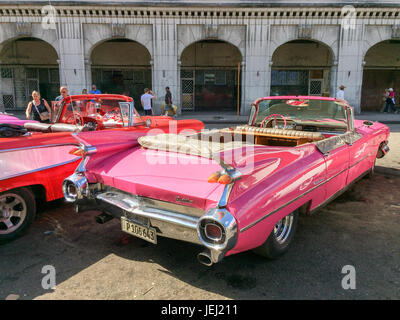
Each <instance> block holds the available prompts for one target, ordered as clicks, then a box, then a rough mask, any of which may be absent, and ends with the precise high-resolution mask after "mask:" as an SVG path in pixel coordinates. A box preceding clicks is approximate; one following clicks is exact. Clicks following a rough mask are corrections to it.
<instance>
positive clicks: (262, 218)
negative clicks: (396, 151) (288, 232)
mask: <svg viewBox="0 0 400 320" xmlns="http://www.w3.org/2000/svg"><path fill="white" fill-rule="evenodd" d="M374 153H375V151H374V152H370V153H369V154H368V155H366V156H364V157H363V158H361V159H360V160H358V161H357V162H355V163H353V164H352V165H351V166H350V167H348V168H346V169H344V170H342V171H340V172H338V173H337V174H335V175H334V176H332V177H330V178H329V179H327V180H325V181H323V182H322V183H320V184H318V185H316V186H315V187H313V188H311V189H310V190H307V191H306V192H304V193H302V194H301V195H299V196H297V197H296V198H294V199H292V200H290V201H289V202H287V203H285V204H284V205H282V206H280V207H279V208H277V209H275V210H274V211H271V212H270V213H268V214H266V215H265V216H263V217H261V218H259V219H258V220H256V221H254V222H253V223H251V224H249V225H247V226H246V227H244V228H242V229H240V233H242V232H244V231H246V230H248V229H250V228H251V227H254V226H255V225H256V224H257V223H259V222H261V221H262V220H264V219H265V218H268V217H269V216H271V215H273V214H274V213H276V212H278V211H280V210H281V209H283V208H284V207H287V206H288V205H290V204H292V203H293V202H295V201H297V200H299V199H300V198H302V197H304V196H305V195H307V194H309V193H310V192H311V191H314V190H315V189H316V188H318V187H320V186H322V185H324V184H325V183H327V182H329V181H331V180H332V179H334V178H336V177H337V176H338V175H340V174H342V173H343V172H345V171H347V170H349V169H351V168H353V167H354V166H356V165H357V164H358V163H360V162H361V161H363V160H365V159H366V158H368V157H370V156H371V155H372V154H374Z"/></svg>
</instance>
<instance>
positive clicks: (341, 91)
mask: <svg viewBox="0 0 400 320" xmlns="http://www.w3.org/2000/svg"><path fill="white" fill-rule="evenodd" d="M344 88H346V87H345V86H344V85H341V86H340V87H339V91H338V92H337V93H336V99H343V100H344Z"/></svg>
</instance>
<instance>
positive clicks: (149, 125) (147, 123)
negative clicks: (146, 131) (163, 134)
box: [146, 119, 151, 128]
mask: <svg viewBox="0 0 400 320" xmlns="http://www.w3.org/2000/svg"><path fill="white" fill-rule="evenodd" d="M150 127H151V119H147V120H146V128H150Z"/></svg>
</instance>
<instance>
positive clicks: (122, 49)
mask: <svg viewBox="0 0 400 320" xmlns="http://www.w3.org/2000/svg"><path fill="white" fill-rule="evenodd" d="M90 58H91V68H92V82H93V83H94V84H96V86H97V88H98V89H100V91H101V92H102V93H113V94H125V95H128V96H130V97H133V99H134V101H135V106H136V107H137V108H138V109H140V108H141V105H140V96H141V95H142V94H143V89H144V88H146V87H148V88H151V83H152V80H151V65H150V60H151V56H150V53H149V51H148V50H147V49H146V48H145V47H144V46H143V45H141V44H140V43H138V42H136V41H132V40H129V39H112V40H108V41H105V42H102V43H101V44H99V45H97V46H96V47H95V48H94V49H93V50H92V53H91V57H90ZM88 91H90V88H88Z"/></svg>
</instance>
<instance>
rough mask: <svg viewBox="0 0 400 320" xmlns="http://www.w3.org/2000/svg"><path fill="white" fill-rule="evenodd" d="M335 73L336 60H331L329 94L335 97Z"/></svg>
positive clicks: (336, 71)
mask: <svg viewBox="0 0 400 320" xmlns="http://www.w3.org/2000/svg"><path fill="white" fill-rule="evenodd" d="M337 73H338V62H337V60H335V61H333V63H332V66H331V83H330V89H329V91H330V96H331V97H335V96H336V92H337V91H338V90H339V89H338V87H339V86H338V83H337Z"/></svg>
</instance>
